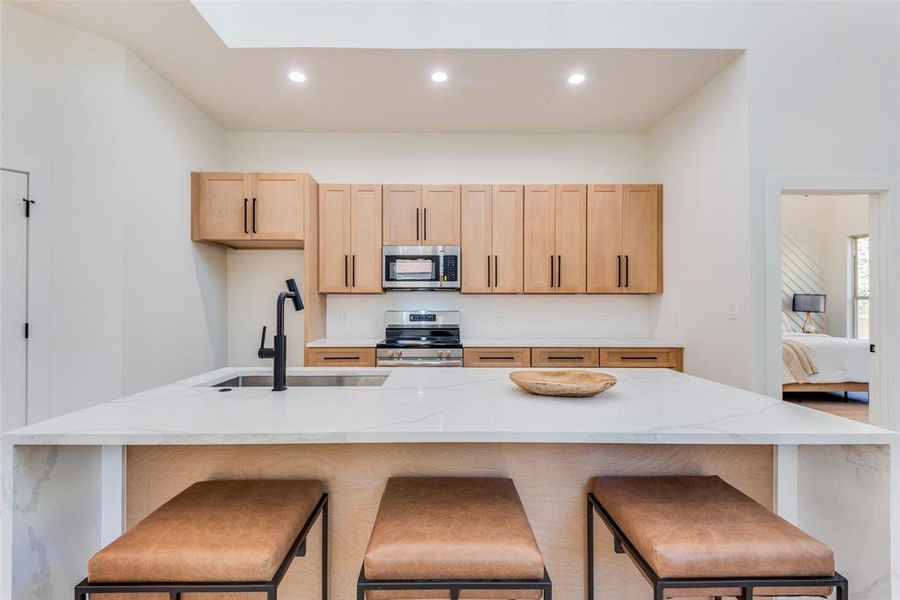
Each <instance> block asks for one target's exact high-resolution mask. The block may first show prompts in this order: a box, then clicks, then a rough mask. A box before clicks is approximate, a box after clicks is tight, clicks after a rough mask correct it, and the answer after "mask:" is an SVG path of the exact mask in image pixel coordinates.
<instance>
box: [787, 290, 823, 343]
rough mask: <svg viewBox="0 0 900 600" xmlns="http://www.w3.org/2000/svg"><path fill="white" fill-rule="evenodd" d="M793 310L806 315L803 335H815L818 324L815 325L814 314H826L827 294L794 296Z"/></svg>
mask: <svg viewBox="0 0 900 600" xmlns="http://www.w3.org/2000/svg"><path fill="white" fill-rule="evenodd" d="M792 310H793V311H794V312H805V313H806V322H805V323H803V333H815V332H816V324H815V323H813V320H812V314H813V313H823V312H825V294H794V302H793V307H792Z"/></svg>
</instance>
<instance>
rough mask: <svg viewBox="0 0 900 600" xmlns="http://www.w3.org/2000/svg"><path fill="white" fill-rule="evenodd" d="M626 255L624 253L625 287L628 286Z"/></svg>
mask: <svg viewBox="0 0 900 600" xmlns="http://www.w3.org/2000/svg"><path fill="white" fill-rule="evenodd" d="M628 275H629V273H628V255H627V254H626V255H625V287H628Z"/></svg>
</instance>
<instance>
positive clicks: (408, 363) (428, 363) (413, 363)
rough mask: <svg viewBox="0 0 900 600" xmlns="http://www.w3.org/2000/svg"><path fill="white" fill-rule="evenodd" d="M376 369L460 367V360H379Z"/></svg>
mask: <svg viewBox="0 0 900 600" xmlns="http://www.w3.org/2000/svg"><path fill="white" fill-rule="evenodd" d="M375 366H377V367H461V366H463V361H462V359H461V358H440V359H438V358H436V359H433V360H430V359H404V358H379V359H378V360H377V361H376V363H375Z"/></svg>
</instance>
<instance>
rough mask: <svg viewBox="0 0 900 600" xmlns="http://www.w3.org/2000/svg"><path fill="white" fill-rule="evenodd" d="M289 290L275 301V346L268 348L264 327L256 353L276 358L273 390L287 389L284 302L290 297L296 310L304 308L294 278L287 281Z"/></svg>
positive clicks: (262, 356)
mask: <svg viewBox="0 0 900 600" xmlns="http://www.w3.org/2000/svg"><path fill="white" fill-rule="evenodd" d="M285 283H286V284H287V288H288V291H286V292H281V293H280V294H278V299H277V300H276V301H275V313H276V325H275V327H276V329H275V342H274V347H272V348H266V347H265V346H266V327H265V326H263V328H262V339H260V341H259V351H257V353H256V355H257V356H259V357H260V358H272V359H274V363H275V364H274V366H273V369H272V391H273V392H283V391H284V390H286V389H287V385H285V381H286V380H287V336H286V335H285V334H284V302H285V300H287V299H288V298H290V299H291V301H292V302H293V303H294V310H296V311H298V312H299V311H301V310H303V299H302V298H301V297H300V290H299V288H298V287H297V282H296V281H294V280H293V279H288V280H287V281H285Z"/></svg>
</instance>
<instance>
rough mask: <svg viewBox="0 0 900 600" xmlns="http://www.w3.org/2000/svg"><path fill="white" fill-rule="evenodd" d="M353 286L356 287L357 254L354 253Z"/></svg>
mask: <svg viewBox="0 0 900 600" xmlns="http://www.w3.org/2000/svg"><path fill="white" fill-rule="evenodd" d="M352 262H353V279H352V281H353V287H356V255H355V254H354V255H353V261H352Z"/></svg>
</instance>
